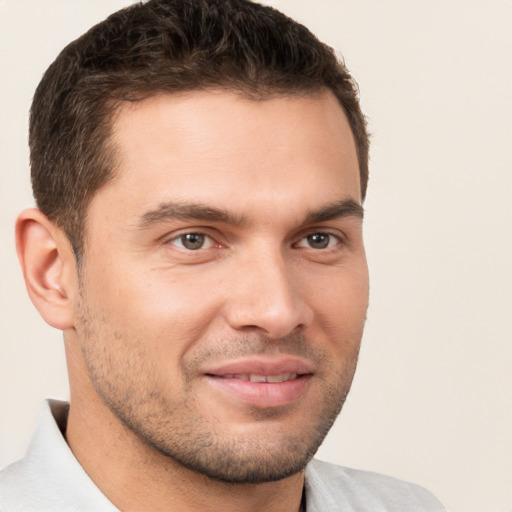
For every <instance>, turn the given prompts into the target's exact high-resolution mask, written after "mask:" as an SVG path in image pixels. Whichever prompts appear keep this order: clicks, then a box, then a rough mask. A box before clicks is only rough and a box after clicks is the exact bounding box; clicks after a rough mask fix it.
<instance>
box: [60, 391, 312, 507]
mask: <svg viewBox="0 0 512 512" xmlns="http://www.w3.org/2000/svg"><path fill="white" fill-rule="evenodd" d="M72 397H73V394H72ZM88 402H89V403H88ZM90 402H91V401H90V400H89V401H85V400H73V398H72V401H71V407H70V412H69V418H68V425H67V430H66V439H67V441H68V444H69V446H70V448H71V450H72V451H73V453H74V455H75V456H76V458H77V459H78V461H79V462H80V464H81V465H82V467H83V468H84V469H85V471H86V472H87V473H88V475H89V476H90V477H91V479H92V480H93V481H94V483H95V484H96V485H97V487H98V488H99V489H100V490H101V491H102V492H103V494H105V496H106V497H107V498H108V499H109V500H110V501H111V502H112V503H113V504H114V505H115V506H116V507H118V508H119V509H120V510H123V511H124V512H131V511H139V510H146V509H148V508H150V509H151V510H152V511H154V512H160V511H162V512H163V511H164V510H165V511H168V510H180V511H183V512H196V511H197V512H204V511H205V510H208V511H209V512H217V511H218V512H221V511H222V512H224V511H225V510H237V511H240V512H277V511H279V512H297V511H299V510H301V508H300V507H301V498H302V489H303V486H304V474H303V472H300V473H298V474H295V475H292V476H291V477H289V478H286V479H283V480H280V481H277V482H265V483H261V484H230V483H223V482H218V481H215V480H212V479H210V478H208V477H206V476H203V475H201V474H198V473H196V472H194V471H191V470H189V469H187V468H185V467H183V466H182V465H180V464H179V463H177V462H175V461H174V460H172V459H170V458H169V457H166V456H165V455H162V454H161V453H159V452H157V451H156V450H155V449H154V448H152V447H150V446H148V445H147V444H145V443H143V442H142V441H140V440H139V439H138V438H137V436H136V435H135V434H134V433H133V432H131V431H130V430H129V429H127V428H126V427H125V426H124V425H123V424H121V423H120V421H119V420H118V418H117V417H115V416H114V415H113V414H112V413H111V411H110V410H108V409H107V408H106V407H105V406H104V405H103V404H102V403H100V402H99V400H98V402H96V403H94V404H93V403H90Z"/></svg>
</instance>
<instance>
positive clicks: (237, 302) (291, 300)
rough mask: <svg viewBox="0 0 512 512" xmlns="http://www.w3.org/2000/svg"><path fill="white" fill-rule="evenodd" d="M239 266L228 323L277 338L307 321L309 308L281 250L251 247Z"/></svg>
mask: <svg viewBox="0 0 512 512" xmlns="http://www.w3.org/2000/svg"><path fill="white" fill-rule="evenodd" d="M239 269H240V270H239V271H238V272H237V275H236V276H234V277H235V279H234V283H233V286H234V290H233V294H232V297H231V299H230V304H229V307H228V321H229V323H230V324H231V326H232V327H234V328H236V329H242V330H259V331H262V332H263V331H264V332H265V334H267V335H268V336H269V337H270V338H280V337H283V336H285V335H287V334H290V333H291V332H293V331H294V330H296V329H297V328H299V327H304V326H305V325H307V324H308V323H309V321H310V315H311V312H310V311H309V308H308V306H307V304H306V302H305V301H304V297H302V296H301V292H300V286H299V284H300V283H296V282H293V273H292V272H291V268H290V262H288V261H287V258H286V257H285V256H284V255H283V251H281V250H280V249H279V248H268V247H267V248H266V249H265V250H259V251H253V252H252V254H251V255H250V256H249V257H245V258H243V261H241V262H239Z"/></svg>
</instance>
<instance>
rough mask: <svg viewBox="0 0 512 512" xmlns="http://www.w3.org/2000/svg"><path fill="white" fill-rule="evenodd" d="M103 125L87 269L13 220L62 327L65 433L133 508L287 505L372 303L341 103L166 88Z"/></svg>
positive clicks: (47, 309) (41, 229)
mask: <svg viewBox="0 0 512 512" xmlns="http://www.w3.org/2000/svg"><path fill="white" fill-rule="evenodd" d="M305 120H307V122H305ZM113 141H114V143H115V147H116V148H117V160H118V169H117V174H116V177H115V178H114V179H113V180H112V181H111V182H109V183H108V184H107V185H106V186H104V187H103V188H102V189H100V190H99V191H98V192H97V193H96V195H95V196H94V197H93V199H92V201H91V204H90V205H89V208H88V219H87V232H86V243H85V251H84V260H83V263H82V267H81V269H80V271H78V269H77V268H76V266H75V262H74V258H73V255H72V251H71V248H70V247H69V243H68V242H67V239H66V238H65V236H64V235H63V234H62V232H61V231H60V230H59V229H58V228H57V227H55V226H54V225H53V224H52V223H51V222H49V221H48V220H47V219H45V218H44V216H42V214H41V213H40V212H38V211H37V210H29V211H27V212H24V213H23V214H22V215H21V216H20V218H19V220H18V227H17V229H18V251H19V254H20V260H21V261H22V266H23V268H24V273H25V278H26V280H27V287H28V289H29V292H30V294H31V297H32V299H33V301H34V303H35V304H36V306H37V307H38V309H39V310H40V312H41V313H42V315H43V317H44V318H45V319H46V320H47V322H48V323H50V324H51V325H54V326H55V327H57V328H60V329H62V330H63V331H64V338H65V345H66V354H67V360H68V370H69V378H70V391H71V408H70V414H69V421H68V427H67V431H66V438H67V440H68V443H69V445H70V447H71V449H72V450H73V452H74V453H75V455H76V457H77V458H78V460H79V461H80V463H81V464H82V466H83V467H84V468H85V470H86V471H87V472H88V474H89V475H90V476H91V478H92V479H93V480H94V481H95V483H96V484H97V485H98V487H99V488H100V489H101V490H102V491H103V492H104V493H105V495H106V496H107V497H108V498H109V499H110V500H111V501H112V502H113V503H114V504H115V505H116V506H117V507H119V508H120V509H122V510H125V511H129V510H142V509H144V507H147V504H148V499H149V498H148V496H150V497H151V498H150V499H151V509H152V510H155V511H159V510H169V509H176V510H183V511H196V510H197V511H205V510H208V511H216V510H219V511H220V510H223V511H226V510H229V511H231V510H233V511H234V510H236V511H256V510H257V511H262V510H264V511H273V510H276V511H277V510H279V511H294V512H295V511H297V510H298V509H299V506H300V500H301V494H302V487H303V478H304V477H303V471H302V469H303V467H304V466H305V464H306V463H307V461H308V460H309V459H310V457H311V456H312V455H313V454H314V452H315V451H316V449H317V448H318V446H319V444H320V443H321V441H322V440H323V437H324V436H325V434H326V433H327V431H328V429H329V427H330V426H331V424H332V422H333V421H334V419H335V418H336V416H337V414H338V413H339V410H340V409H341V406H342V404H343V401H344V399H345V396H346V394H347V393H348V391H349V388H350V384H351V381H352V377H353V373H354V371H355V366H356V362H357V354H358V351H359V345H360V340H361V336H362V331H363V326H364V320H365V315H366V309H367V304H368V273H367V266H366V258H365V252H364V246H363V238H362V218H361V212H362V209H361V207H360V195H361V194H360V183H359V171H358V163H357V156H356V150H355V145H354V140H353V137H352V134H351V131H350V128H349V125H348V122H347V120H346V118H345V115H344V113H343V111H342V109H341V108H340V106H339V105H338V103H337V101H336V99H335V98H334V97H333V96H332V95H331V94H330V93H327V92H324V93H322V94H318V95H315V96H306V97H293V98H292V97H283V96H278V97H275V98H272V99H267V100H264V101H253V100H249V99H245V98H243V97H241V96H239V95H235V94H233V93H229V92H220V91H209V92H191V93H187V94H182V95H158V96H155V97H153V98H150V99H146V100H144V101H142V102H138V103H131V104H128V103H127V104H125V105H123V106H122V107H121V109H120V111H119V113H118V116H117V117H116V121H115V124H114V127H113ZM240 365H242V366H240ZM241 367H242V368H243V369H242V370H240V368H241ZM233 368H234V369H233ZM246 368H249V370H248V371H251V372H252V373H258V374H260V373H266V374H271V375H274V376H275V374H283V373H292V374H294V373H296V372H295V370H296V369H297V368H299V370H300V371H298V372H297V373H299V375H297V376H294V375H291V376H290V375H288V376H287V377H286V378H287V379H290V380H289V381H288V382H286V383H275V384H272V383H270V384H269V383H263V384H261V383H260V384H258V383H248V382H247V381H245V380H244V379H243V378H242V379H241V378H240V375H238V374H239V373H245V371H246V370H245V369H246ZM290 368H291V369H290ZM232 374H237V375H232ZM105 461H108V464H106V463H105ZM235 482H236V483H235Z"/></svg>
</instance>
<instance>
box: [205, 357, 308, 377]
mask: <svg viewBox="0 0 512 512" xmlns="http://www.w3.org/2000/svg"><path fill="white" fill-rule="evenodd" d="M313 370H314V368H313V364H312V363H311V362H309V361H305V360H303V359H301V358H297V357H295V356H286V357H284V356H281V357H279V358H272V359H267V358H256V357H253V358H244V359H237V360H232V361H224V362H221V363H218V364H213V365H211V366H208V367H207V368H205V370H204V371H203V372H202V373H203V374H206V375H217V376H223V375H237V374H252V375H281V374H285V373H292V374H293V373H296V374H298V375H304V374H310V373H313Z"/></svg>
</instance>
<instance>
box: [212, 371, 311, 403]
mask: <svg viewBox="0 0 512 512" xmlns="http://www.w3.org/2000/svg"><path fill="white" fill-rule="evenodd" d="M311 377H312V376H311V375H300V376H299V377H297V378H296V379H292V380H288V381H286V382H251V381H247V380H242V379H226V378H222V377H213V376H209V375H207V376H206V378H207V380H208V382H209V384H210V385H212V386H214V387H215V388H216V389H217V390H219V391H221V392H222V393H225V394H227V395H228V396H230V397H232V398H234V399H235V400H237V401H240V402H242V403H244V404H246V405H250V406H253V407H258V408H262V409H263V408H269V407H283V406H285V405H289V404H291V403H292V402H294V401H296V400H298V399H299V398H301V397H302V396H303V395H304V394H305V393H306V391H307V389H308V387H309V385H310V383H311Z"/></svg>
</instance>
